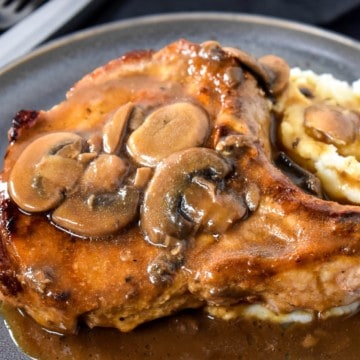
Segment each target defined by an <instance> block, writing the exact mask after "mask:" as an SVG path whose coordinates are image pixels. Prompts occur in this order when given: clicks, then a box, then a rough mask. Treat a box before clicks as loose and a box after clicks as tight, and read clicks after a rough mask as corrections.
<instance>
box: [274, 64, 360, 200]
mask: <svg viewBox="0 0 360 360" xmlns="http://www.w3.org/2000/svg"><path fill="white" fill-rule="evenodd" d="M275 111H277V112H278V113H279V114H281V116H282V120H281V123H280V127H279V138H280V141H281V142H282V144H283V146H284V147H285V149H286V152H288V153H289V155H290V156H291V157H292V158H293V159H294V160H295V161H297V162H298V163H299V164H300V165H301V166H303V167H304V168H306V169H308V170H310V171H311V172H313V173H314V174H315V175H316V176H317V177H318V178H319V179H320V181H321V183H322V186H323V188H324V190H325V192H326V193H327V194H328V195H329V197H330V198H332V199H334V200H338V201H342V202H347V203H349V202H350V203H355V204H360V80H358V81H357V82H354V83H353V84H352V85H349V84H348V83H346V82H344V81H340V80H337V79H335V78H334V77H333V76H332V75H329V74H324V75H316V74H315V73H314V72H312V71H309V70H308V71H301V70H300V69H299V68H294V69H292V71H291V81H290V85H289V88H288V90H287V91H286V92H285V93H284V95H283V96H282V97H281V98H280V100H279V102H278V103H277V105H276V107H275Z"/></svg>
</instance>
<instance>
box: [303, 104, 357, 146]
mask: <svg viewBox="0 0 360 360" xmlns="http://www.w3.org/2000/svg"><path fill="white" fill-rule="evenodd" d="M304 126H305V129H306V132H307V133H308V134H309V135H310V136H312V137H313V138H315V139H317V140H320V141H323V142H326V143H330V144H334V145H346V144H350V143H352V142H353V141H354V140H355V139H356V136H357V135H358V133H359V127H360V117H359V116H358V115H357V114H356V113H354V112H352V111H348V110H345V109H343V108H342V107H340V106H330V105H325V104H315V105H311V106H309V107H308V108H307V109H306V110H305V113H304Z"/></svg>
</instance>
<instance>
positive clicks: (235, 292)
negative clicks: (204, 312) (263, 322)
mask: <svg viewBox="0 0 360 360" xmlns="http://www.w3.org/2000/svg"><path fill="white" fill-rule="evenodd" d="M288 76H289V68H288V66H287V64H286V63H285V62H284V61H283V60H282V59H280V58H278V57H275V56H272V55H269V56H265V57H263V58H260V59H255V58H253V57H252V56H250V55H249V54H246V53H245V52H242V51H241V50H238V49H234V48H226V47H221V46H220V45H219V44H217V43H215V42H206V43H203V44H200V45H199V44H193V43H190V42H187V41H185V40H180V41H178V42H175V43H173V44H170V45H168V46H167V47H165V48H164V49H162V50H160V51H158V52H154V51H143V52H133V53H129V54H127V55H124V56H123V57H121V58H119V59H117V60H114V61H112V62H110V63H108V64H107V65H105V66H103V67H101V68H98V69H96V70H95V71H94V72H92V73H90V74H89V75H87V76H85V77H84V78H83V79H82V80H80V81H79V82H78V83H77V84H75V85H74V87H73V88H72V89H71V90H70V91H69V92H68V94H67V99H66V100H65V101H64V102H62V103H60V104H59V105H57V106H55V107H53V108H52V109H50V110H48V111H39V112H34V111H31V112H29V111H22V112H20V113H19V114H18V115H17V116H16V118H15V119H14V122H13V126H12V128H11V129H10V131H9V140H10V144H9V147H8V150H7V153H6V157H5V162H4V169H3V172H2V175H1V179H2V187H3V190H2V191H1V242H0V299H1V300H2V301H4V302H7V303H9V304H12V305H14V306H17V307H20V308H21V309H23V310H25V311H26V312H27V313H28V314H30V315H31V316H32V317H33V318H34V319H35V320H36V321H38V322H39V323H40V324H41V325H43V326H44V327H46V328H48V329H52V330H55V331H59V332H64V333H65V332H75V331H76V328H77V325H78V323H79V321H84V322H86V323H87V324H88V325H89V326H90V327H94V326H111V327H117V328H118V329H120V330H121V331H130V330H131V329H133V328H134V327H136V326H137V325H139V324H141V323H144V322H146V321H149V320H152V319H155V318H158V317H162V316H166V315H169V314H172V313H174V312H176V311H179V310H181V309H184V308H199V307H205V306H207V309H210V311H212V313H214V314H217V311H216V310H224V309H225V312H226V311H227V310H231V309H232V308H234V307H236V306H237V305H239V304H262V305H264V306H267V307H268V308H269V309H271V310H273V311H275V312H291V311H294V310H299V309H300V310H301V309H304V310H309V311H317V312H322V311H325V310H327V309H329V308H331V307H334V306H341V305H347V304H350V303H353V302H355V301H357V300H359V299H360V292H359V290H360V261H359V255H358V251H359V244H360V241H359V240H360V239H359V234H360V232H359V230H360V222H359V220H360V211H359V210H360V209H359V207H357V206H351V205H343V204H339V203H336V202H332V201H329V200H324V199H322V198H321V196H320V195H319V194H320V193H321V192H320V191H318V190H319V189H318V185H317V183H316V181H315V180H316V179H315V180H314V179H313V178H311V176H310V175H308V174H307V173H306V172H304V174H305V175H304V176H305V177H306V176H308V179H307V181H305V183H306V184H309V183H310V184H311V185H313V186H312V187H311V186H310V187H309V188H308V189H307V191H304V190H303V189H301V188H299V187H298V186H297V185H295V184H294V182H293V181H292V180H291V179H290V178H289V177H288V176H286V174H284V173H283V172H282V171H281V170H279V169H278V168H277V167H276V166H275V165H274V161H273V157H274V150H273V149H272V144H271V141H270V129H271V125H272V122H273V121H274V119H273V117H272V113H271V109H272V102H274V101H276V98H277V96H279V95H280V94H281V93H282V92H283V91H284V90H285V89H286V86H287V82H288ZM314 188H315V190H314ZM218 314H219V316H223V315H222V313H220V312H218ZM223 317H224V318H225V316H223Z"/></svg>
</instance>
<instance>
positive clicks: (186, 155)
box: [141, 148, 231, 246]
mask: <svg viewBox="0 0 360 360" xmlns="http://www.w3.org/2000/svg"><path fill="white" fill-rule="evenodd" d="M230 170H231V166H230V165H229V164H228V163H227V162H226V161H225V160H224V159H223V158H221V157H220V156H219V155H218V154H217V153H216V152H215V151H214V150H211V149H207V148H191V149H187V150H183V151H180V152H178V153H175V154H172V155H170V156H169V157H167V158H166V159H164V160H163V161H162V162H161V163H160V164H159V165H158V166H157V168H156V170H155V174H154V176H153V178H152V179H151V181H150V183H149V185H148V188H147V190H146V192H145V198H144V203H143V207H142V212H141V227H142V229H143V231H144V232H145V234H146V236H147V238H148V240H149V241H150V242H151V243H153V244H160V245H163V246H165V245H166V238H167V237H175V238H177V239H186V238H187V237H189V236H192V235H193V233H194V230H196V223H195V222H193V221H192V219H190V218H188V217H187V216H186V215H185V214H183V213H182V212H181V201H182V197H183V195H184V192H185V190H186V188H187V187H188V186H189V185H190V184H191V179H192V177H194V176H202V177H207V178H209V179H210V180H212V181H219V180H221V179H223V178H224V177H225V176H226V175H227V174H229V172H230Z"/></svg>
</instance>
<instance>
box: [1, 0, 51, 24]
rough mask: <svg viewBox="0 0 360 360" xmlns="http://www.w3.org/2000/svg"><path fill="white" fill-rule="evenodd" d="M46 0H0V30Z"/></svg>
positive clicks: (14, 22)
mask: <svg viewBox="0 0 360 360" xmlns="http://www.w3.org/2000/svg"><path fill="white" fill-rule="evenodd" d="M45 1H46V0H0V30H5V29H8V28H9V27H11V26H12V25H14V24H16V23H17V22H18V21H20V20H21V19H22V18H24V17H25V16H27V15H29V14H30V13H31V12H32V11H33V10H35V9H36V8H37V7H38V6H40V5H41V4H42V3H43V2H45Z"/></svg>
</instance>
